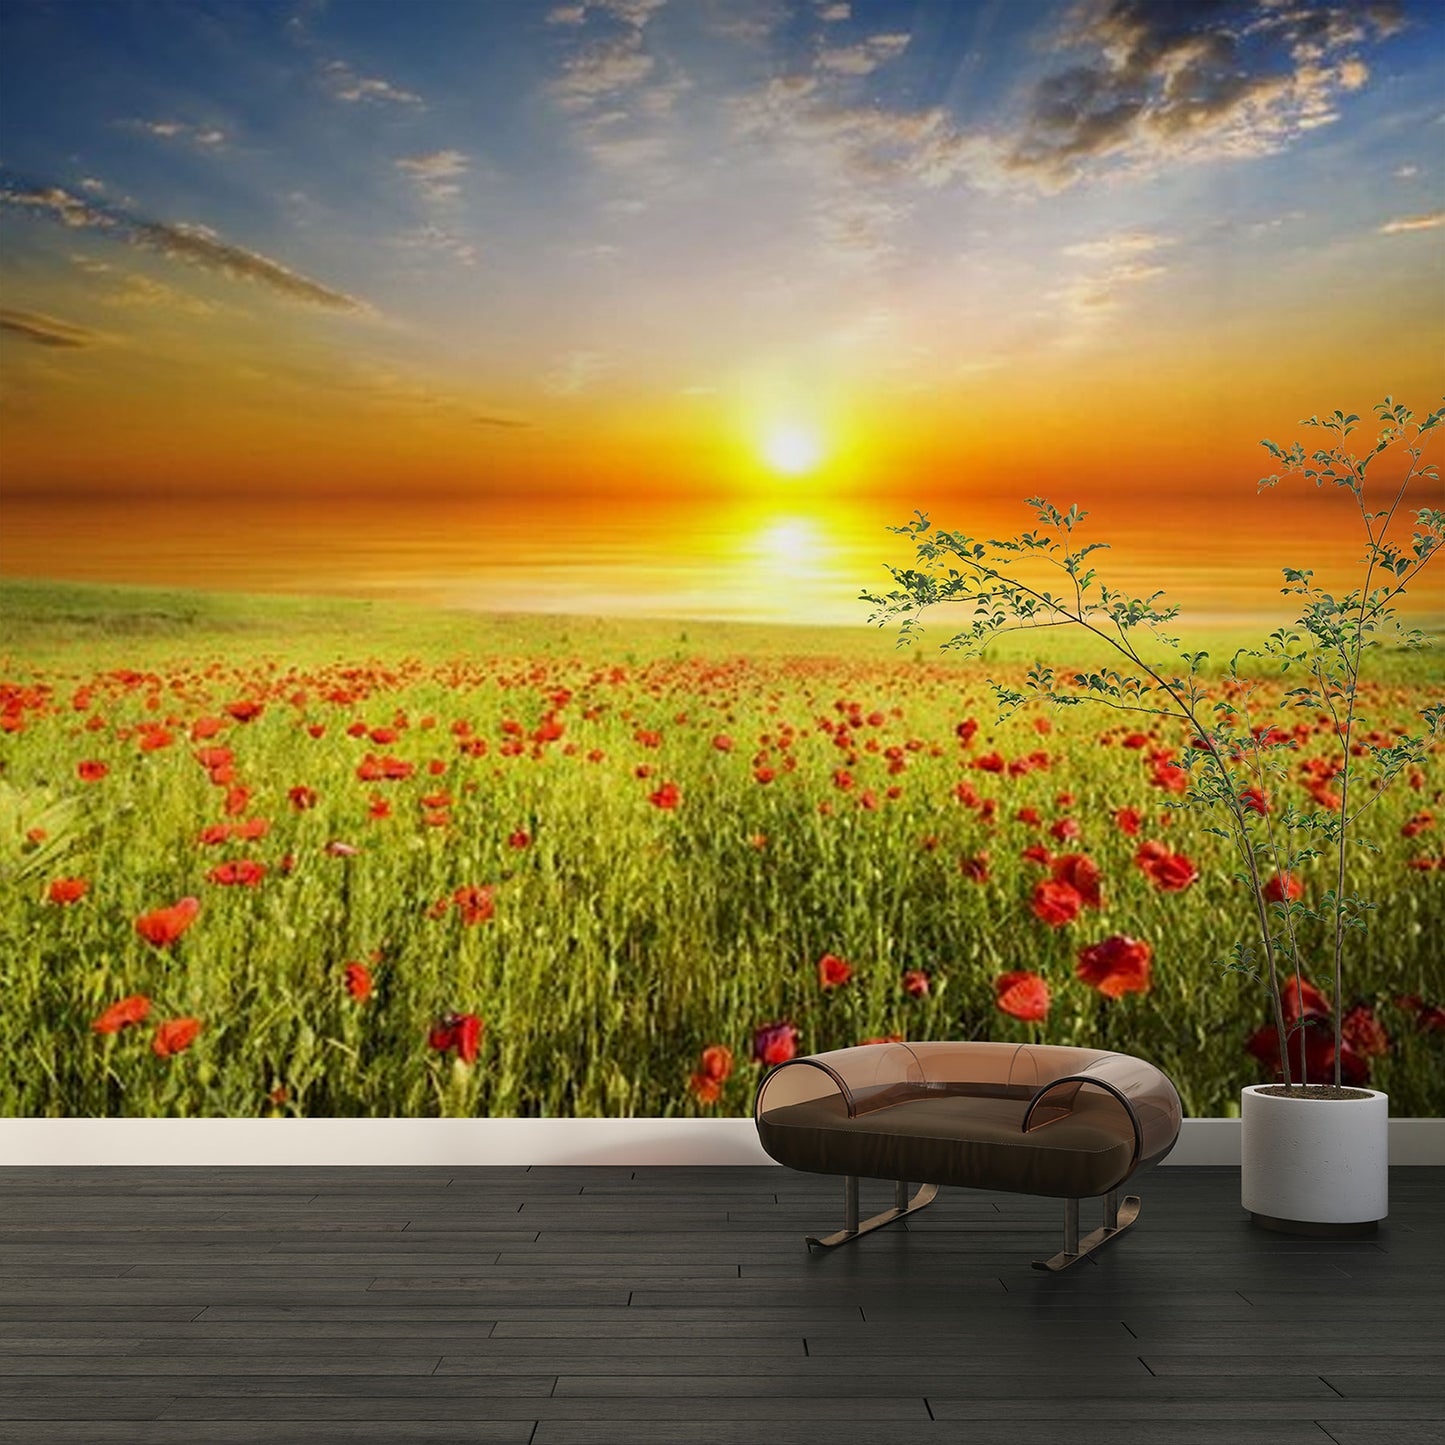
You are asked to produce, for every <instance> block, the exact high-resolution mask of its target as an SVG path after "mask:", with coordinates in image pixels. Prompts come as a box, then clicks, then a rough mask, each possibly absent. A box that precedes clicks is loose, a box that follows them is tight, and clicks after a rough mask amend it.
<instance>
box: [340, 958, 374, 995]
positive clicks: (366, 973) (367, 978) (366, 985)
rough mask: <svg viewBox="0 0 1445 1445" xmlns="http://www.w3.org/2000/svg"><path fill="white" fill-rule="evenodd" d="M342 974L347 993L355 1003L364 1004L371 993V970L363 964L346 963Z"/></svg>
mask: <svg viewBox="0 0 1445 1445" xmlns="http://www.w3.org/2000/svg"><path fill="white" fill-rule="evenodd" d="M344 973H345V979H346V991H347V993H349V994H350V995H351V996H352V998H354V999H355V1000H356V1001H357V1003H365V1002H366V1001H367V999H369V998H370V997H371V995H372V992H373V984H372V980H371V970H370V969H369V968H367V966H366V965H365V964H364V963H348V964H347V965H346V968H345V970H344Z"/></svg>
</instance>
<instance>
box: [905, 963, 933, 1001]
mask: <svg viewBox="0 0 1445 1445" xmlns="http://www.w3.org/2000/svg"><path fill="white" fill-rule="evenodd" d="M928 988H929V977H928V975H927V974H926V973H925V972H924V971H923V970H922V969H921V968H910V969H909V970H908V972H907V973H905V974H904V975H903V992H904V993H906V994H907V995H908V997H909V998H926V997H927V996H928Z"/></svg>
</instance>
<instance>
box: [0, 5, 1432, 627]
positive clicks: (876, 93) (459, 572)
mask: <svg viewBox="0 0 1445 1445" xmlns="http://www.w3.org/2000/svg"><path fill="white" fill-rule="evenodd" d="M1442 96H1445V11H1442V9H1441V7H1440V5H1439V4H1435V3H1423V0H1422V3H1415V4H1411V3H1404V4H1395V3H1389V0H1380V3H1350V4H1343V5H1336V4H1326V3H1320V0H1252V3H1231V0H1221V3H1214V0H1192V3H1188V4H1179V3H1151V0H1101V3H1091V0H1085V3H1082V4H1080V3H1061V4H1054V3H1043V0H1039V3H1030V0H984V3H962V0H958V3H947V0H937V3H934V0H913V3H894V0H849V3H844V0H797V3H784V0H585V3H583V0H560V3H544V0H537V3H531V0H493V3H480V0H474V3H465V0H448V3H442V0H410V3H389V0H369V3H359V0H355V3H351V0H329V3H328V0H314V3H312V0H297V3H266V4H248V3H244V0H213V3H205V0H185V3H180V0H177V3H165V0H147V3H139V4H127V3H124V0H106V3H98V4H91V3H85V0H6V3H5V4H4V5H3V6H0V571H3V572H4V573H5V574H6V575H11V576H36V577H65V578H81V579H91V580H110V581H126V582H154V583H165V584H172V583H175V584H183V585H194V586H225V587H231V588H239V589H254V590H271V589H287V590H295V591H357V592H370V593H387V594H392V593H395V594H400V595H416V596H421V597H427V598H433V597H434V598H439V599H442V600H445V601H448V602H451V603H462V604H464V605H469V606H477V607H505V608H520V609H532V608H536V609H543V610H563V611H579V612H588V611H593V612H608V613H623V614H627V613H657V614H663V615H680V616H731V617H762V618H780V619H781V618H788V617H792V618H795V619H797V620H805V621H813V620H822V621H837V622H846V621H855V622H856V621H860V620H861V618H862V617H863V615H864V614H865V612H866V608H863V607H862V606H861V605H860V604H859V603H858V602H857V601H856V597H857V593H858V591H859V589H860V587H862V586H865V585H867V586H875V585H880V584H881V583H882V581H883V580H884V579H883V576H882V573H881V569H880V563H881V562H883V561H884V560H894V561H902V560H905V559H904V558H903V557H902V556H901V555H900V554H899V552H898V549H897V547H896V545H895V543H894V539H892V538H890V537H889V536H888V535H887V533H886V532H885V531H884V530H883V529H884V527H885V525H887V524H890V523H898V522H902V521H904V520H905V519H906V518H907V516H908V515H909V514H910V513H911V511H912V510H913V508H915V507H924V508H926V509H929V510H931V511H932V512H933V513H934V515H935V516H936V518H937V519H938V520H939V521H940V522H943V523H945V524H947V525H951V526H958V527H963V528H965V529H968V530H977V531H989V530H997V529H1000V528H1005V527H1007V528H1010V529H1013V528H1015V527H1018V526H1022V525H1024V524H1025V522H1026V521H1027V518H1026V516H1025V514H1024V512H1023V509H1022V507H1021V505H1020V504H1021V501H1022V499H1023V498H1024V497H1026V496H1029V495H1031V494H1034V493H1037V492H1042V493H1044V494H1045V495H1048V496H1050V497H1051V498H1052V499H1053V500H1055V501H1057V502H1059V503H1061V504H1067V503H1069V502H1073V501H1077V502H1079V503H1081V504H1082V505H1085V506H1087V507H1089V508H1090V509H1091V510H1092V511H1093V513H1094V521H1095V522H1096V523H1097V532H1098V534H1099V535H1101V536H1106V537H1109V538H1111V539H1112V540H1113V541H1114V542H1115V544H1116V561H1117V570H1118V571H1119V572H1120V573H1121V574H1122V575H1123V577H1124V578H1125V579H1126V580H1130V581H1134V582H1140V583H1145V582H1147V583H1149V584H1151V587H1150V590H1152V588H1153V586H1166V587H1168V588H1169V590H1170V592H1171V594H1175V595H1177V596H1179V598H1180V599H1181V600H1182V601H1185V602H1186V603H1187V604H1188V603H1192V604H1194V605H1196V606H1198V607H1201V608H1203V609H1205V610H1212V611H1226V612H1227V611H1230V610H1232V609H1247V608H1248V606H1249V605H1250V604H1249V602H1248V598H1249V597H1250V596H1251V595H1253V593H1252V590H1251V589H1254V588H1256V587H1257V586H1262V587H1263V588H1264V589H1265V590H1266V591H1268V590H1269V589H1270V588H1271V587H1273V586H1274V585H1275V584H1274V579H1275V577H1277V575H1278V574H1277V570H1276V569H1277V567H1278V566H1279V565H1280V564H1282V563H1285V562H1301V561H1304V562H1308V561H1311V560H1314V559H1316V558H1320V559H1322V560H1323V561H1325V562H1326V563H1327V564H1328V562H1329V561H1330V560H1331V559H1335V560H1338V559H1346V560H1348V559H1350V558H1353V557H1354V556H1356V555H1358V549H1357V547H1354V546H1351V545H1349V544H1347V543H1344V542H1342V541H1341V533H1340V531H1339V530H1338V526H1337V524H1338V523H1339V522H1340V521H1341V515H1340V511H1339V508H1338V507H1337V506H1335V505H1333V503H1332V500H1331V499H1324V500H1323V505H1322V506H1320V507H1319V509H1318V510H1314V509H1313V507H1314V504H1319V503H1321V499H1320V498H1318V497H1316V496H1314V495H1313V494H1311V495H1310V496H1308V497H1306V496H1304V495H1303V494H1294V495H1288V496H1287V495H1283V494H1279V493H1267V494H1265V495H1264V496H1263V497H1256V494H1255V488H1254V481H1255V479H1256V478H1257V477H1258V476H1260V475H1261V473H1263V472H1265V471H1267V470H1268V467H1267V466H1266V462H1267V458H1266V456H1265V454H1264V452H1263V451H1262V450H1261V448H1260V447H1259V445H1258V442H1259V439H1260V438H1261V437H1265V436H1269V437H1272V438H1274V439H1275V440H1277V441H1289V440H1293V439H1294V438H1295V437H1296V436H1299V435H1301V433H1300V431H1299V429H1298V427H1297V426H1296V425H1295V423H1296V422H1297V420H1298V419H1299V418H1300V417H1302V416H1306V415H1308V414H1310V413H1312V412H1315V411H1322V410H1325V409H1327V408H1333V407H1335V406H1343V407H1346V408H1349V409H1352V410H1355V411H1361V412H1366V411H1367V408H1368V406H1369V405H1370V403H1372V402H1374V401H1376V400H1378V399H1379V398H1380V397H1381V396H1383V395H1384V393H1385V392H1387V391H1389V392H1393V393H1394V394H1395V395H1396V397H1397V398H1399V399H1402V400H1404V401H1406V402H1408V403H1409V404H1410V405H1412V406H1415V407H1416V408H1418V409H1420V410H1422V411H1423V410H1425V409H1427V408H1429V407H1431V406H1433V405H1438V403H1439V399H1440V395H1441V392H1442V390H1445V244H1442V243H1445V99H1442ZM1426 500H1429V501H1432V502H1433V501H1434V500H1435V499H1433V498H1424V497H1422V502H1423V501H1426ZM1342 547H1343V549H1344V550H1340V549H1341V548H1342ZM1222 555H1227V556H1229V557H1230V558H1231V559H1232V560H1231V563H1230V566H1229V569H1228V570H1227V571H1226V572H1223V573H1221V571H1220V568H1219V558H1220V557H1221V556H1222Z"/></svg>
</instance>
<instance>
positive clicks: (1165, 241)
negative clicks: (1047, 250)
mask: <svg viewBox="0 0 1445 1445" xmlns="http://www.w3.org/2000/svg"><path fill="white" fill-rule="evenodd" d="M1173 244H1174V237H1173V236H1161V235H1159V234H1158V233H1157V232H1154V231H1116V232H1115V233H1114V234H1113V235H1111V236H1101V237H1099V238H1098V239H1097V240H1093V241H1076V242H1075V243H1074V244H1073V245H1071V246H1065V247H1064V255H1066V256H1081V257H1083V259H1084V260H1086V261H1115V260H1118V259H1120V258H1122V257H1130V256H1143V255H1147V254H1148V253H1149V252H1150V251H1158V250H1160V249H1161V248H1162V247H1164V246H1172V245H1173Z"/></svg>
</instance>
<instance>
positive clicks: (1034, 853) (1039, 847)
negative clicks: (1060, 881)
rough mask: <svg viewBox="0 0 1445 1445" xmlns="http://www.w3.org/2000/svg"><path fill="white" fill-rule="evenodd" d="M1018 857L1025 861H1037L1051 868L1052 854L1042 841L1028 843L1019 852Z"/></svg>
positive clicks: (1052, 863) (1052, 862)
mask: <svg viewBox="0 0 1445 1445" xmlns="http://www.w3.org/2000/svg"><path fill="white" fill-rule="evenodd" d="M1019 857H1020V858H1022V859H1023V860H1024V861H1025V862H1026V863H1037V864H1039V865H1040V866H1041V867H1044V868H1052V867H1053V865H1054V855H1053V854H1052V853H1050V852H1049V850H1048V849H1047V848H1045V847H1044V845H1043V844H1042V843H1033V844H1030V846H1029V847H1027V848H1024V849H1023V850H1022V851H1021V852H1020V853H1019Z"/></svg>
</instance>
